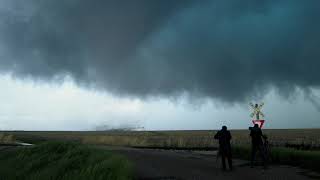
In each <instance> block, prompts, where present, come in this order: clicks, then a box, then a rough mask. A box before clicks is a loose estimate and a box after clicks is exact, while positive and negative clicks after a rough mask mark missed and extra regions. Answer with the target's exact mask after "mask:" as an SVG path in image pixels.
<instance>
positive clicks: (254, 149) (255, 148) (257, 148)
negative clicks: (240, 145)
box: [251, 144, 266, 166]
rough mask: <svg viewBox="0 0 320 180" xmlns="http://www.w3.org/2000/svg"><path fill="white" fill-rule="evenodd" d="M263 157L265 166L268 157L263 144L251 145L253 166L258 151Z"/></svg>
mask: <svg viewBox="0 0 320 180" xmlns="http://www.w3.org/2000/svg"><path fill="white" fill-rule="evenodd" d="M258 151H259V155H260V157H261V159H262V163H263V166H266V157H265V151H264V147H263V144H252V147H251V166H253V164H254V161H255V157H256V154H257V152H258Z"/></svg>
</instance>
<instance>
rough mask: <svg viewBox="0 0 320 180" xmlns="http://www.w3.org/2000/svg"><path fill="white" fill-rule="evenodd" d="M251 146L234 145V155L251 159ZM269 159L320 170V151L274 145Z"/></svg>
mask: <svg viewBox="0 0 320 180" xmlns="http://www.w3.org/2000/svg"><path fill="white" fill-rule="evenodd" d="M250 153H251V149H250V147H249V146H234V147H233V155H234V157H236V158H242V159H247V160H249V159H250ZM269 161H270V162H271V163H277V164H287V165H293V166H299V167H303V168H307V169H312V170H315V171H318V172H320V166H317V164H320V151H306V150H297V149H293V148H284V147H273V148H271V151H270V157H269Z"/></svg>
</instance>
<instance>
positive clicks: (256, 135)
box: [250, 124, 266, 167]
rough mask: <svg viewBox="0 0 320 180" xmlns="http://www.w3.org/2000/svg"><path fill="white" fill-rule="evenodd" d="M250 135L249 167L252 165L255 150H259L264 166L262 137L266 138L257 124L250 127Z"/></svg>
mask: <svg viewBox="0 0 320 180" xmlns="http://www.w3.org/2000/svg"><path fill="white" fill-rule="evenodd" d="M250 136H251V142H252V146H251V167H253V164H254V160H255V156H256V153H257V151H259V154H260V156H261V158H262V161H263V165H264V167H266V162H265V161H266V157H265V152H264V146H263V141H262V138H266V136H264V135H263V134H262V130H261V129H260V128H259V126H258V124H255V125H254V127H252V128H250Z"/></svg>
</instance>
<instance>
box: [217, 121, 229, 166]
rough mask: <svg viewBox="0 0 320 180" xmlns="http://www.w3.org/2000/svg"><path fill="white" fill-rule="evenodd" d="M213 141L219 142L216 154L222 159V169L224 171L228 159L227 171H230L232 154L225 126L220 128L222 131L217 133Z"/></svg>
mask: <svg viewBox="0 0 320 180" xmlns="http://www.w3.org/2000/svg"><path fill="white" fill-rule="evenodd" d="M214 139H218V140H219V152H218V154H219V155H220V156H221V159H222V168H223V170H226V158H227V159H228V165H229V169H230V170H232V154H231V144H230V140H231V134H230V131H228V130H227V126H222V129H221V130H220V131H218V132H217V134H216V135H215V136H214Z"/></svg>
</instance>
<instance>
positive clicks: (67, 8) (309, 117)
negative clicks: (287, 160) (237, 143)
mask: <svg viewBox="0 0 320 180" xmlns="http://www.w3.org/2000/svg"><path fill="white" fill-rule="evenodd" d="M318 7H320V2H319V1H317V0H310V1H301V0H277V1H275V0H262V1H261V0H259V1H258V0H243V1H238V0H230V1H224V0H203V1H195V0H161V1H150V0H134V1H132V0H120V1H119V0H117V1H116V0H107V1H106V0H97V1H91V2H90V1H86V0H48V1H42V2H39V1H36V0H29V1H24V0H0V73H1V84H0V88H1V89H2V92H1V98H2V99H1V102H2V105H1V106H2V108H1V109H0V128H2V129H29V130H31V129H37V130H40V129H51V130H53V129H55V130H58V129H64V130H69V129H73V130H87V129H94V128H95V127H96V126H103V125H109V126H114V127H116V126H124V125H133V126H144V127H145V128H147V129H208V128H218V127H220V126H221V125H222V124H228V125H229V126H231V127H234V128H246V127H247V126H248V125H249V124H248V118H249V117H248V114H249V109H248V102H250V101H259V102H261V101H264V102H265V103H266V106H265V111H266V112H265V113H266V114H267V118H269V119H267V120H268V123H267V124H266V127H268V128H286V127H289V128H296V127H319V118H318V117H319V110H320V105H319V85H320V78H319V77H320V76H319V75H320V74H319V70H318V69H319V67H320V61H319V59H320V49H319V48H320V46H319V43H320V35H319V32H320V24H319V23H318V20H319V18H320V11H319V8H318ZM249 122H250V121H249ZM291 122H292V123H291Z"/></svg>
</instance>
